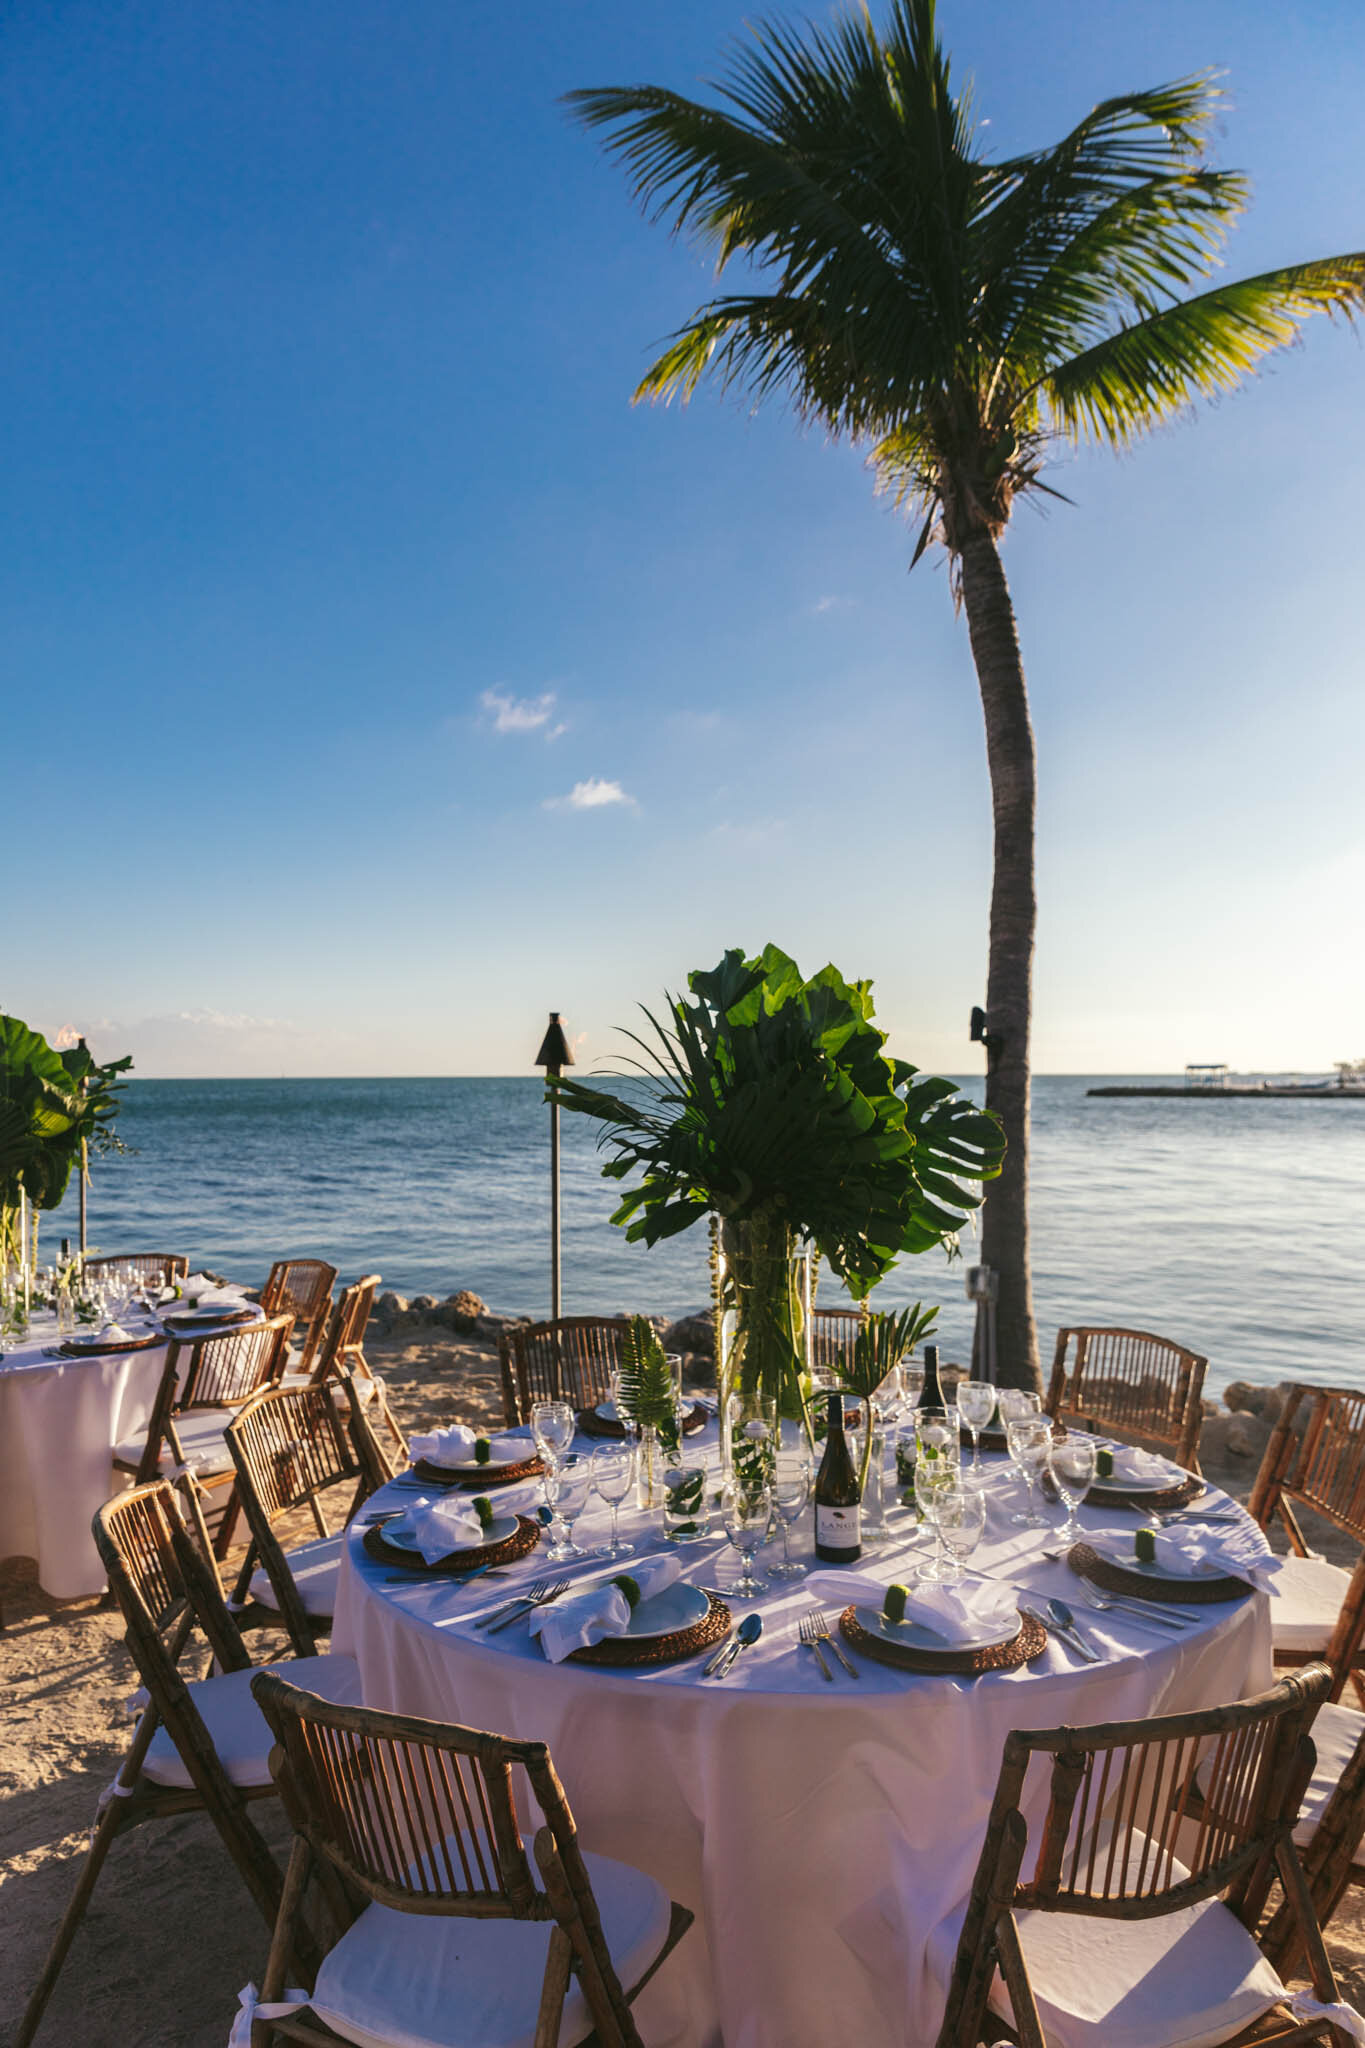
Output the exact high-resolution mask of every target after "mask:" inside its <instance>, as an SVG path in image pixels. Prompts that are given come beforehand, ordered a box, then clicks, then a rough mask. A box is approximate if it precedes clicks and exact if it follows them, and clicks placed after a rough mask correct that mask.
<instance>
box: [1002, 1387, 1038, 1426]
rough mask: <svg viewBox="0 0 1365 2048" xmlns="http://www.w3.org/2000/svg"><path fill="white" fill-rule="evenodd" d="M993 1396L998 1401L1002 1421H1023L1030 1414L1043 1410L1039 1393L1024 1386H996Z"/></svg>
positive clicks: (1036, 1413)
mask: <svg viewBox="0 0 1365 2048" xmlns="http://www.w3.org/2000/svg"><path fill="white" fill-rule="evenodd" d="M995 1398H996V1400H997V1401H998V1402H999V1403H1000V1420H1001V1421H1002V1422H1024V1421H1026V1420H1027V1418H1028V1417H1029V1416H1030V1415H1041V1414H1042V1412H1043V1402H1042V1397H1041V1395H1039V1394H1035V1393H1033V1392H1032V1391H1031V1390H1030V1389H1028V1388H1026V1387H997V1388H996V1390H995Z"/></svg>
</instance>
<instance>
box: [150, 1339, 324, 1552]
mask: <svg viewBox="0 0 1365 2048" xmlns="http://www.w3.org/2000/svg"><path fill="white" fill-rule="evenodd" d="M292 1328H293V1317H292V1316H287V1315H277V1316H267V1317H265V1319H264V1320H263V1321H262V1322H258V1323H245V1324H241V1325H239V1326H238V1327H237V1328H235V1329H231V1330H220V1331H218V1332H217V1333H216V1334H215V1335H212V1336H206V1337H195V1338H191V1339H189V1340H188V1341H186V1340H181V1339H178V1338H177V1339H173V1340H172V1342H171V1345H170V1348H169V1350H168V1351H167V1354H166V1364H165V1367H164V1369H163V1371H162V1374H161V1384H160V1386H159V1387H158V1388H157V1392H156V1399H155V1401H154V1402H153V1404H152V1414H151V1420H150V1421H149V1423H148V1425H147V1429H146V1432H145V1434H140V1435H137V1436H132V1437H129V1438H127V1439H126V1440H125V1441H124V1442H123V1443H120V1444H117V1445H116V1446H115V1448H114V1470H115V1471H116V1472H122V1473H126V1474H127V1475H128V1476H129V1477H130V1478H132V1479H134V1480H136V1482H137V1483H138V1484H139V1485H142V1484H144V1483H145V1482H146V1481H147V1480H150V1479H155V1478H157V1477H158V1476H159V1475H161V1474H163V1473H165V1474H166V1475H167V1476H170V1477H173V1478H175V1479H177V1480H181V1479H183V1480H184V1481H185V1485H186V1491H187V1493H188V1495H189V1497H190V1499H191V1501H192V1503H193V1507H194V1514H195V1519H196V1521H197V1522H198V1523H199V1527H200V1534H201V1536H204V1537H206V1536H207V1524H206V1523H205V1521H204V1514H203V1504H202V1500H201V1495H219V1494H221V1495H222V1496H223V1498H222V1500H221V1503H220V1508H221V1514H220V1520H219V1525H218V1533H217V1536H216V1538H215V1540H214V1551H215V1554H216V1555H217V1556H218V1557H220V1558H221V1557H225V1556H226V1555H227V1549H228V1545H229V1544H230V1543H231V1541H232V1531H233V1529H234V1527H235V1526H236V1521H237V1494H236V1478H237V1474H236V1468H235V1467H234V1465H233V1462H232V1454H231V1452H230V1451H229V1450H228V1447H227V1443H226V1441H225V1439H224V1436H223V1431H224V1429H225V1427H226V1425H227V1423H228V1422H229V1421H230V1419H231V1416H232V1412H233V1410H234V1409H236V1408H240V1407H241V1406H242V1404H243V1402H245V1401H249V1400H250V1399H251V1396H252V1395H253V1394H254V1393H256V1392H257V1391H258V1390H259V1389H260V1388H261V1387H263V1386H266V1385H268V1384H269V1382H270V1381H271V1380H272V1379H273V1377H274V1375H275V1373H276V1372H277V1371H278V1363H279V1358H280V1354H281V1353H282V1352H283V1350H284V1347H285V1345H286V1343H287V1342H288V1340H289V1332H290V1330H291V1329H292Z"/></svg>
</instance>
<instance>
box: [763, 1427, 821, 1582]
mask: <svg viewBox="0 0 1365 2048" xmlns="http://www.w3.org/2000/svg"><path fill="white" fill-rule="evenodd" d="M812 1477H813V1474H812V1471H811V1462H810V1457H809V1454H808V1453H807V1452H805V1451H779V1452H778V1455H777V1469H776V1470H775V1472H774V1473H773V1481H772V1496H773V1507H774V1508H775V1509H776V1511H777V1518H778V1520H779V1521H780V1522H781V1524H782V1561H781V1563H780V1564H770V1565H769V1566H768V1577H769V1578H770V1579H803V1578H804V1577H805V1576H806V1567H805V1565H803V1564H802V1563H801V1561H800V1559H799V1558H795V1557H793V1556H792V1552H791V1531H792V1524H793V1522H796V1521H799V1519H800V1517H801V1514H802V1511H803V1510H804V1508H805V1505H806V1502H807V1501H808V1500H809V1499H810V1489H811V1480H812Z"/></svg>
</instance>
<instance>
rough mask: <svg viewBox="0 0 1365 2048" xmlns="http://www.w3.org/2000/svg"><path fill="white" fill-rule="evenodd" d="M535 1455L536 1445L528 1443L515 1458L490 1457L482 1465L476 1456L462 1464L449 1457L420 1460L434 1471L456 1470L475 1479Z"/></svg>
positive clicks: (508, 1467) (466, 1476) (461, 1475)
mask: <svg viewBox="0 0 1365 2048" xmlns="http://www.w3.org/2000/svg"><path fill="white" fill-rule="evenodd" d="M535 1455H536V1447H535V1445H534V1444H529V1443H528V1444H527V1446H526V1448H525V1449H524V1450H520V1451H518V1452H517V1454H516V1456H515V1457H514V1458H490V1459H489V1460H488V1463H487V1464H486V1465H480V1464H479V1463H478V1461H477V1459H475V1458H470V1459H469V1460H468V1461H467V1462H466V1463H464V1464H461V1465H456V1464H454V1463H453V1462H452V1461H451V1459H449V1458H422V1459H421V1460H420V1461H419V1462H420V1463H421V1464H423V1465H428V1466H430V1468H431V1470H432V1471H433V1472H454V1473H458V1475H459V1476H460V1478H461V1479H473V1478H477V1477H479V1476H481V1475H482V1474H483V1473H485V1472H506V1471H508V1470H509V1469H510V1468H511V1467H512V1466H513V1465H524V1464H525V1463H526V1460H527V1459H528V1458H534V1457H535Z"/></svg>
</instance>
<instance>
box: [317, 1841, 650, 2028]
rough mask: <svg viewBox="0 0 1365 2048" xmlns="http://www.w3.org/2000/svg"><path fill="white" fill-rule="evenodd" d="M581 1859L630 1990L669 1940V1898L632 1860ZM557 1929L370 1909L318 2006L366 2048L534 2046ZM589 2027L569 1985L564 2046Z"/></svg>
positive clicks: (336, 1962) (320, 1986) (327, 1969)
mask: <svg viewBox="0 0 1365 2048" xmlns="http://www.w3.org/2000/svg"><path fill="white" fill-rule="evenodd" d="M583 1861H584V1863H585V1864H586V1865H587V1867H588V1876H589V1878H590V1879H591V1881H592V1888H593V1893H594V1895H595V1897H596V1899H597V1906H598V1911H599V1912H600V1913H601V1915H602V1932H603V1934H604V1935H605V1937H606V1942H607V1948H608V1950H609V1951H610V1954H611V1959H612V1962H613V1964H614V1965H615V1968H616V1974H617V1976H618V1977H619V1978H620V1980H621V1984H622V1986H623V1988H624V1989H625V1990H627V1991H628V1990H629V1989H630V1987H631V1985H632V1984H633V1983H634V1982H635V1981H636V1979H637V1978H639V1977H641V1976H643V1975H644V1972H645V1971H646V1969H647V1968H648V1967H649V1965H650V1964H651V1963H652V1962H653V1960H654V1958H655V1957H656V1956H657V1955H658V1953H659V1950H660V1949H661V1948H662V1947H663V1945H664V1941H665V1939H666V1938H667V1935H668V1923H669V1916H670V1911H671V1909H670V1906H669V1902H668V1895H667V1893H666V1892H665V1891H664V1890H663V1889H662V1887H661V1886H659V1885H657V1884H656V1883H655V1882H654V1880H653V1878H652V1877H646V1876H645V1874H644V1872H643V1871H641V1870H633V1869H632V1868H631V1867H630V1865H629V1864H628V1863H614V1862H611V1861H610V1860H609V1859H608V1858H607V1857H605V1856H588V1855H585V1856H584V1858H583ZM552 1924H553V1923H552V1922H549V1921H544V1920H466V1919H456V1918H453V1917H450V1918H437V1917H436V1916H435V1915H432V1914H425V1913H398V1912H395V1911H394V1910H393V1908H392V1907H390V1906H367V1907H366V1908H365V1910H364V1912H363V1913H362V1914H361V1915H360V1917H359V1919H358V1920H356V1921H355V1923H354V1925H353V1926H351V1927H350V1928H349V1929H348V1930H347V1932H346V1933H345V1934H343V1935H342V1937H341V1940H340V1941H339V1942H338V1943H337V1945H336V1947H335V1948H334V1949H333V1950H332V1951H331V1953H330V1954H329V1955H328V1956H327V1957H326V1958H325V1959H324V1961H323V1964H322V1968H321V1969H320V1970H319V1971H318V1977H317V1988H316V1989H315V1991H314V1993H313V1997H312V2001H311V2003H312V2009H313V2011H314V2012H315V2013H317V2015H318V2017H319V2018H320V2019H323V2020H325V2021H326V2022H327V2024H328V2026H329V2027H331V2028H333V2029H334V2030H335V2032H336V2033H338V2034H340V2035H341V2036H342V2037H343V2039H345V2040H347V2041H354V2042H356V2043H357V2044H358V2048H532V2044H533V2042H534V2038H535V2031H536V2014H537V2012H538V2010H539V2006H540V1987H541V1983H542V1981H543V1979H544V1975H545V1956H546V1951H547V1949H548V1947H549V1942H550V1929H551V1926H552ZM591 2030H592V2015H591V2014H590V2012H589V2010H588V2005H587V2001H586V1999H585V1998H584V1996H583V1993H582V1991H581V1990H580V1988H579V1985H578V1980H577V1978H571V1979H570V1983H569V1992H568V1996H567V1997H566V1999H565V2001H564V2019H563V2024H562V2025H561V2027H560V2030H559V2042H560V2048H572V2044H573V2043H574V2042H577V2041H581V2040H582V2039H583V2038H584V2036H585V2035H587V2034H588V2033H590V2032H591Z"/></svg>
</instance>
